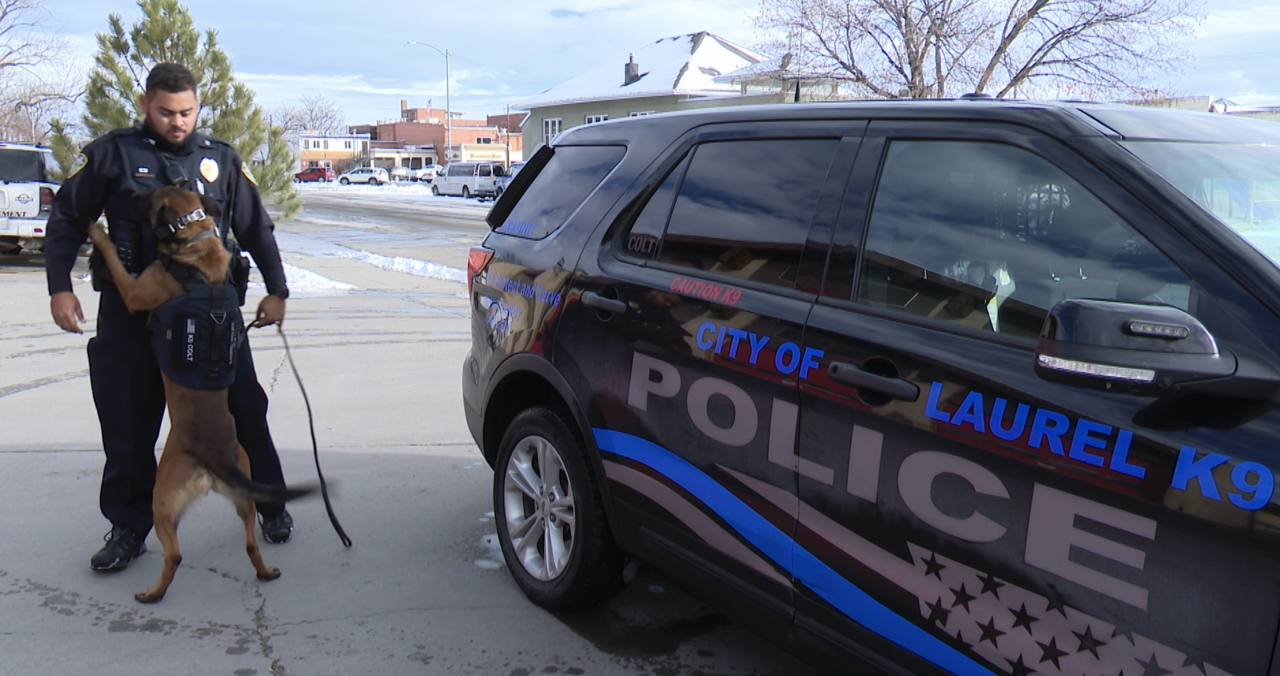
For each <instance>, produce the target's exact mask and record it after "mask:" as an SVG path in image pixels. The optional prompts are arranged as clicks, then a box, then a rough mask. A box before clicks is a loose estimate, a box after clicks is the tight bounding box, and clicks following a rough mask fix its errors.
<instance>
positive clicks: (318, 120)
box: [270, 94, 347, 134]
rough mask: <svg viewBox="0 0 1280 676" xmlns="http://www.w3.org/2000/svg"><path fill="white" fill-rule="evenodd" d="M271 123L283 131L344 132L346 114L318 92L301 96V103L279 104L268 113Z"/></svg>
mask: <svg viewBox="0 0 1280 676" xmlns="http://www.w3.org/2000/svg"><path fill="white" fill-rule="evenodd" d="M270 116H271V121H272V124H278V125H280V126H282V127H284V129H285V131H291V132H303V131H313V132H321V133H327V134H332V133H339V132H345V131H346V128H347V115H346V113H344V112H342V107H341V106H339V105H338V104H336V103H334V102H333V101H330V100H329V99H326V98H325V97H323V96H320V95H319V94H316V95H314V96H304V97H302V105H300V106H291V105H288V104H284V105H281V106H279V107H277V108H275V109H274V110H272V111H271V113H270Z"/></svg>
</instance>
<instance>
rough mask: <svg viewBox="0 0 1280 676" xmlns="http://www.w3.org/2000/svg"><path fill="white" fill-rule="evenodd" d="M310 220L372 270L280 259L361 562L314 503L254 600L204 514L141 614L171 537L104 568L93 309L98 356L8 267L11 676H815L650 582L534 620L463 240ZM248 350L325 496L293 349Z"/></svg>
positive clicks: (223, 519)
mask: <svg viewBox="0 0 1280 676" xmlns="http://www.w3.org/2000/svg"><path fill="white" fill-rule="evenodd" d="M311 213H312V216H313V220H311V221H308V220H307V213H306V212H304V215H303V217H302V218H301V219H299V221H297V222H296V223H291V224H284V225H282V226H281V232H282V241H283V240H284V239H285V236H287V235H292V236H295V237H297V238H303V239H306V238H317V237H321V236H323V237H324V238H326V241H328V242H330V243H343V242H345V243H346V244H352V242H353V241H356V240H359V241H360V244H359V250H360V251H363V252H365V253H367V254H368V256H365V257H363V258H361V257H359V256H337V255H328V254H324V253H323V252H321V253H316V252H315V251H311V250H308V249H307V248H306V247H294V248H292V249H290V248H286V251H285V261H286V263H288V264H289V265H291V266H293V268H292V269H294V270H304V271H307V272H309V273H310V274H312V275H315V276H316V278H317V279H323V280H328V281H329V282H332V284H330V285H329V286H325V284H319V283H318V284H316V285H315V286H314V287H313V288H311V289H310V290H307V289H301V290H300V292H295V297H294V298H292V299H291V300H290V301H289V315H288V320H287V321H286V324H285V328H286V330H287V331H288V334H287V336H288V338H289V342H290V344H291V345H292V347H293V351H294V358H295V360H296V362H297V365H298V369H299V371H300V373H301V375H302V377H303V379H304V382H305V384H306V387H307V390H308V393H309V395H310V399H311V404H312V407H313V409H314V412H315V416H316V432H317V435H318V438H319V443H320V446H321V459H322V462H323V466H324V472H325V475H326V477H327V478H329V479H330V481H331V482H333V483H334V486H333V494H334V506H335V509H336V511H337V514H338V516H339V518H340V519H341V520H342V524H343V526H344V527H345V528H346V530H347V532H348V533H349V534H350V535H351V537H352V539H353V540H354V541H355V545H354V546H353V547H352V548H350V549H346V548H344V547H343V546H342V543H341V542H340V541H339V539H338V537H337V536H336V535H335V534H334V532H333V531H332V529H331V528H330V526H329V524H328V522H327V519H326V517H325V514H324V507H323V503H322V502H321V501H320V500H319V499H308V500H304V501H300V502H297V503H295V504H294V505H292V506H291V508H290V509H291V511H292V512H293V514H294V516H295V518H296V520H297V522H298V529H297V532H296V534H295V537H294V540H293V541H292V542H290V543H288V544H286V545H283V546H271V545H264V557H265V558H266V561H267V563H268V565H272V566H278V567H279V568H280V569H281V571H282V573H283V575H282V577H281V578H280V579H279V580H276V581H273V582H269V583H261V582H258V581H257V580H256V579H255V578H254V576H253V572H252V568H251V567H250V565H249V563H248V561H247V558H246V557H245V555H244V551H243V540H242V537H241V536H240V534H239V527H238V522H237V520H236V518H235V515H234V511H233V510H232V509H231V507H230V504H229V503H227V502H226V501H225V500H224V499H223V498H221V497H219V496H210V497H207V498H205V499H203V500H201V501H200V502H198V503H197V504H196V505H195V506H194V507H193V508H192V509H191V510H190V511H189V512H188V513H187V515H186V517H185V518H184V520H183V522H182V527H181V529H180V531H179V537H180V540H181V542H182V545H183V555H184V562H183V565H182V568H181V569H180V570H179V572H178V575H177V577H176V579H175V582H174V584H173V587H172V588H171V589H170V590H169V594H168V596H167V597H166V598H165V599H164V601H163V602H161V603H160V604H158V605H156V606H143V605H140V604H138V603H136V602H135V601H134V600H133V593H134V592H136V591H138V590H141V589H143V588H146V587H149V586H150V585H151V584H152V583H153V582H154V579H155V577H156V575H157V574H158V572H159V569H160V563H161V562H160V555H159V544H158V542H157V541H156V539H155V537H154V535H152V536H151V538H150V539H149V541H148V546H149V549H150V551H149V552H148V553H147V554H146V555H144V556H142V557H140V558H139V559H138V560H137V561H136V562H135V563H134V564H133V565H132V566H130V567H129V568H128V569H127V570H125V571H123V572H120V573H116V574H98V573H93V572H92V571H90V570H89V567H88V558H89V556H90V555H91V554H92V553H93V552H94V551H96V550H97V549H98V547H100V546H101V542H100V537H101V536H102V535H103V534H104V533H105V532H106V531H107V530H108V528H109V526H108V525H107V523H106V521H105V520H103V519H102V518H101V516H100V514H99V512H98V509H97V490H98V479H99V475H100V472H101V466H102V455H101V450H100V448H101V446H100V444H99V441H98V429H97V421H96V418H95V417H94V409H93V405H92V400H91V397H90V393H89V384H88V377H87V375H88V374H87V368H86V360H85V356H84V345H85V342H86V340H87V338H88V336H89V335H92V329H93V323H92V317H93V312H94V309H95V307H96V306H95V303H96V295H95V294H94V293H93V292H92V291H91V290H90V288H89V284H88V282H87V281H83V280H82V281H78V282H77V283H76V291H77V294H78V295H79V297H80V299H81V302H82V303H84V304H85V310H86V315H88V316H89V317H90V318H91V319H90V323H89V325H88V326H87V327H86V329H87V330H86V334H85V335H83V336H79V335H73V334H66V333H63V332H61V331H59V330H58V329H57V327H56V326H54V325H53V323H52V321H51V320H50V318H49V315H48V301H47V294H46V292H45V285H44V275H43V269H42V268H41V267H40V263H39V261H38V259H34V258H23V259H12V258H6V259H3V260H0V317H3V322H0V410H3V414H2V415H0V421H3V425H2V426H0V427H2V429H3V431H0V513H3V514H4V520H3V523H4V524H5V529H4V532H5V534H6V535H7V536H9V537H8V538H6V541H5V545H6V546H5V547H4V548H3V549H0V598H2V599H3V601H2V602H0V654H2V655H4V666H3V668H0V671H2V672H3V673H5V674H48V673H69V674H84V673H93V674H104V675H110V674H122V675H123V674H130V675H133V674H138V673H175V672H178V673H181V672H189V673H200V674H204V673H217V674H234V675H236V676H253V675H259V674H262V675H265V674H276V675H277V676H279V675H282V674H405V673H422V674H515V675H528V674H533V673H566V674H670V675H673V676H678V675H686V674H687V675H692V674H726V675H727V674H762V675H763V674H804V673H811V672H810V671H809V670H808V669H807V668H806V667H805V666H804V665H803V664H802V663H800V662H798V661H796V660H795V659H794V658H792V657H790V656H789V655H787V654H785V653H783V652H781V651H780V650H778V649H776V648H775V647H773V646H772V645H770V644H768V643H766V642H764V641H761V640H760V639H758V638H757V637H756V636H754V635H752V634H750V633H748V632H746V631H745V630H743V629H741V628H738V627H736V626H735V625H733V624H732V623H730V622H729V621H728V620H727V619H726V618H725V617H724V616H723V615H721V614H719V613H717V612H715V611H713V610H711V609H709V608H706V607H705V606H703V605H701V604H700V603H698V602H697V601H696V600H694V599H692V598H691V597H689V596H687V595H685V594H683V593H681V592H680V591H678V590H677V589H675V586H674V585H673V584H671V582H670V581H668V580H664V579H661V578H659V577H655V576H653V575H651V574H650V573H649V572H648V571H645V570H643V569H642V570H641V574H640V577H639V578H638V579H637V580H636V581H635V582H634V583H633V584H632V585H631V586H630V587H628V589H627V590H626V591H625V592H624V593H623V594H622V595H621V596H620V597H619V598H617V599H615V600H614V601H612V602H610V603H608V604H606V605H605V606H602V607H600V608H597V609H593V610H590V611H583V612H578V613H568V614H551V613H547V612H545V611H543V610H541V609H539V608H537V607H535V606H533V605H532V604H530V603H529V602H528V601H527V600H525V598H524V597H523V595H522V594H521V593H520V592H519V590H518V589H517V588H516V587H515V585H514V583H513V582H512V581H511V579H510V576H509V575H508V573H507V571H506V569H505V564H504V563H503V562H502V559H501V554H500V553H499V551H498V548H497V543H496V541H495V536H494V529H493V524H492V519H493V515H492V506H491V482H492V472H491V470H490V469H489V467H488V466H487V465H486V464H485V462H484V461H483V459H482V458H481V456H480V453H479V451H478V449H477V448H476V447H475V445H474V443H473V442H472V441H471V439H470V436H469V434H468V433H467V430H466V425H465V422H464V420H463V417H462V413H461V405H460V400H459V389H460V382H459V380H460V379H459V375H458V369H459V365H460V364H461V362H462V359H463V356H464V355H465V353H466V351H467V349H468V345H469V340H470V327H469V319H468V308H467V301H466V298H465V287H463V286H462V285H461V284H460V283H459V282H458V281H454V280H451V279H448V277H449V275H450V274H452V273H449V272H448V270H447V269H448V268H451V267H452V266H456V265H457V264H458V261H460V260H465V246H463V245H464V244H465V241H463V240H465V238H464V237H461V236H456V237H455V236H453V235H450V236H447V237H442V238H438V241H437V240H432V241H431V242H428V243H426V244H415V242H414V241H413V239H412V237H401V236H400V235H399V234H396V233H394V232H393V233H391V235H395V236H391V235H388V236H387V237H385V238H382V239H381V240H379V239H378V238H369V237H365V236H364V235H361V234H360V233H366V234H367V233H368V232H371V231H374V232H378V231H380V229H381V228H383V226H384V225H385V224H372V225H369V224H365V225H363V226H360V228H357V230H358V232H354V233H347V231H346V230H342V232H338V230H341V229H342V227H344V226H342V225H341V223H338V222H332V221H341V218H330V217H325V218H321V219H315V218H314V214H315V213H317V211H316V210H312V211H311ZM478 213H480V214H481V215H482V214H483V211H479V212H478ZM321 221H324V222H321ZM413 227H415V228H421V227H426V226H423V225H420V224H419V225H415V226H413ZM349 229H350V228H348V230H349ZM392 229H393V230H394V228H392ZM460 231H465V228H463V229H461V230H460ZM335 232H338V234H336V235H335V234H334V233H335ZM343 233H347V234H343ZM401 234H403V233H401ZM418 234H419V235H420V234H421V233H420V232H419V233H418ZM342 237H348V239H349V240H350V241H348V240H343V239H342ZM362 237H363V239H361V238H362ZM298 241H301V240H298ZM307 241H310V240H309V239H307ZM424 241H425V240H424ZM282 246H283V245H282ZM459 251H461V256H460V257H455V256H457V255H458V252H459ZM375 257H376V258H375ZM384 259H385V261H392V262H391V263H388V264H382V263H384ZM414 260H416V261H419V262H421V263H424V265H425V264H426V263H432V264H435V265H439V266H442V267H441V269H444V270H445V272H444V273H439V271H438V270H436V269H435V268H427V267H424V266H418V268H414V269H409V270H407V271H406V270H405V269H404V265H403V264H402V263H403V261H414ZM397 261H400V262H397ZM397 266H400V267H399V268H397ZM410 267H412V266H410ZM415 270H417V272H415ZM423 270H427V271H428V272H427V273H424V272H422V271H423ZM433 271H434V272H433ZM432 275H434V276H432ZM339 285H340V286H339ZM291 286H292V284H291ZM335 289H339V290H335ZM251 293H252V292H251ZM258 293H260V291H258ZM255 303H256V298H251V299H250V304H255ZM250 338H251V341H252V344H253V347H254V354H255V362H256V366H257V369H258V374H259V379H260V380H261V382H262V383H263V385H264V387H266V388H267V389H268V391H269V393H270V396H271V411H270V421H271V425H272V430H273V433H274V436H275V439H276V443H277V445H278V446H279V447H280V449H281V459H282V461H283V464H284V466H285V472H286V476H287V477H288V478H289V479H290V480H291V481H307V480H313V479H314V476H315V469H314V466H313V464H312V457H311V449H310V440H309V439H310V438H309V435H308V428H307V418H306V411H305V407H304V402H303V399H302V396H301V394H300V393H299V390H298V388H297V384H296V383H295V382H294V379H293V374H292V372H291V370H290V369H289V366H288V363H287V360H286V358H285V354H284V350H283V346H282V342H281V340H280V338H279V337H278V336H276V335H273V334H272V333H269V332H266V331H255V332H253V333H252V334H251V337H250ZM162 440H163V432H162Z"/></svg>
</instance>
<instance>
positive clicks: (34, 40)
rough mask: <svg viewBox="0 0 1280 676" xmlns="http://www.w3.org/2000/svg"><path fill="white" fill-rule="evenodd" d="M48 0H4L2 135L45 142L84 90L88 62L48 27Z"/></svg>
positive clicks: (0, 19)
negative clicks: (54, 123) (55, 120)
mask: <svg viewBox="0 0 1280 676" xmlns="http://www.w3.org/2000/svg"><path fill="white" fill-rule="evenodd" d="M44 1H45V0H0V140H5V141H16V142H22V143H41V142H44V140H45V137H46V136H47V134H48V131H49V121H50V120H51V119H53V118H55V117H57V116H59V115H66V114H70V113H71V112H73V108H74V105H75V102H76V101H77V100H78V99H79V97H80V96H81V94H82V93H83V91H84V84H83V81H84V70H85V69H84V66H83V64H81V63H78V62H77V61H76V60H75V59H73V58H71V56H70V54H69V50H68V49H67V46H66V43H65V41H64V40H62V39H61V38H60V37H59V36H58V35H56V34H55V33H53V32H51V31H50V30H49V26H48V25H47V23H48V20H49V16H48V13H47V12H46V11H45V9H44Z"/></svg>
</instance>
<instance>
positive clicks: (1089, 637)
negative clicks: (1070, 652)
mask: <svg viewBox="0 0 1280 676" xmlns="http://www.w3.org/2000/svg"><path fill="white" fill-rule="evenodd" d="M1071 633H1073V634H1075V635H1076V638H1078V639H1080V647H1079V648H1076V652H1078V653H1082V652H1084V651H1086V650H1088V651H1089V652H1091V653H1093V657H1094V659H1100V658H1099V657H1098V648H1101V647H1102V646H1104V645H1106V643H1105V642H1103V641H1099V640H1098V639H1097V638H1095V637H1094V635H1093V627H1085V628H1084V633H1083V634H1081V633H1080V632H1078V631H1072V632H1071Z"/></svg>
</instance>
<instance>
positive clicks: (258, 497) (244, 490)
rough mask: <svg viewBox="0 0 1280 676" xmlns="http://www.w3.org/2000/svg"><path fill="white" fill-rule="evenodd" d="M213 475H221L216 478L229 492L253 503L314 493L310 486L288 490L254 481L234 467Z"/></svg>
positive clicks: (221, 469)
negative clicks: (228, 487)
mask: <svg viewBox="0 0 1280 676" xmlns="http://www.w3.org/2000/svg"><path fill="white" fill-rule="evenodd" d="M211 469H212V468H211ZM214 474H215V475H222V476H218V478H219V479H221V480H222V481H223V483H225V484H227V485H228V486H230V487H231V490H233V491H235V492H236V493H238V494H240V495H243V496H245V497H247V498H249V499H250V500H253V501H254V502H286V501H288V500H293V499H294V498H300V497H302V496H304V495H309V494H311V493H314V492H316V486H311V485H305V486H302V487H292V488H290V487H286V486H272V485H270V484H264V483H262V482H260V481H254V480H253V479H250V478H249V477H247V476H245V473H244V472H242V471H240V468H239V467H238V466H236V465H231V466H230V467H223V468H219V470H218V471H215V472H214Z"/></svg>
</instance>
